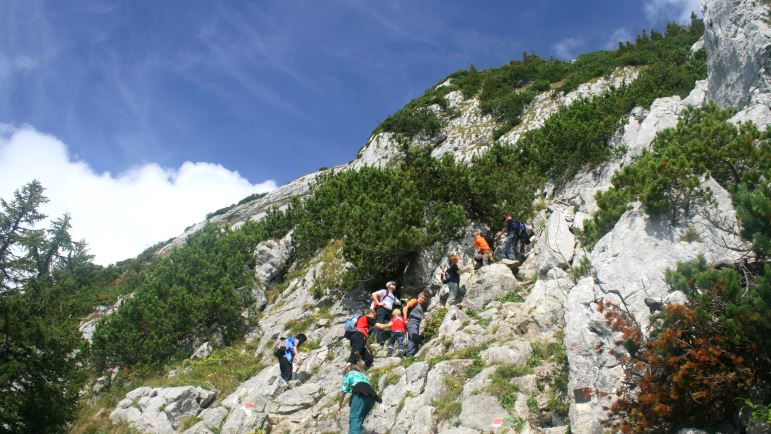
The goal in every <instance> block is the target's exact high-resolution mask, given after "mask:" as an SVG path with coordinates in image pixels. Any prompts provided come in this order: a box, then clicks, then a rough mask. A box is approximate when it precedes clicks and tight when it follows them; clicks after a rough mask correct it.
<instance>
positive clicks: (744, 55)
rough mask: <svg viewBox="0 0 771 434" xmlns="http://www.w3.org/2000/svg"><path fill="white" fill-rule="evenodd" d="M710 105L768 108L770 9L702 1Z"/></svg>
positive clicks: (739, 1)
mask: <svg viewBox="0 0 771 434" xmlns="http://www.w3.org/2000/svg"><path fill="white" fill-rule="evenodd" d="M701 5H702V10H703V12H704V25H705V31H704V48H705V50H706V51H707V72H708V76H709V94H708V98H709V100H710V101H713V102H715V103H717V104H718V105H720V106H723V107H733V108H736V109H742V108H744V107H747V106H748V105H755V104H760V105H765V106H769V105H771V25H769V15H770V14H771V8H769V6H768V4H764V2H760V1H755V0H702V2H701Z"/></svg>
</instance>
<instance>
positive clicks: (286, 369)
mask: <svg viewBox="0 0 771 434" xmlns="http://www.w3.org/2000/svg"><path fill="white" fill-rule="evenodd" d="M278 367H279V369H280V370H281V378H283V379H284V381H286V382H290V381H292V364H291V363H289V360H287V359H286V357H284V356H281V357H279V358H278Z"/></svg>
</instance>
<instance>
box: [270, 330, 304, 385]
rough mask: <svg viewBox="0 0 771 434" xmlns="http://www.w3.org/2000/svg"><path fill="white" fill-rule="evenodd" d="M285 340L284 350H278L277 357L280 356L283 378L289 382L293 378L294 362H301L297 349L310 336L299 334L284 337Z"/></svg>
mask: <svg viewBox="0 0 771 434" xmlns="http://www.w3.org/2000/svg"><path fill="white" fill-rule="evenodd" d="M282 339H283V341H284V350H283V351H277V352H276V354H275V355H276V357H278V367H279V369H280V370H281V378H283V379H284V381H286V382H289V381H291V380H292V364H293V363H295V364H296V363H299V362H300V358H299V356H298V354H297V349H298V348H299V347H300V345H302V343H303V342H305V341H306V340H307V339H308V338H307V337H306V336H305V335H304V334H302V333H301V334H299V335H297V337H291V336H289V337H287V338H282Z"/></svg>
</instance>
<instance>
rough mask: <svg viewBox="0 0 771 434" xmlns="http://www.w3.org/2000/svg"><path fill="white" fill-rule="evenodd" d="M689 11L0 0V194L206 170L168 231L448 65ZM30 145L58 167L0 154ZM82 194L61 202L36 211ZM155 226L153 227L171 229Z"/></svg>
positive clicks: (586, 5)
mask: <svg viewBox="0 0 771 434" xmlns="http://www.w3.org/2000/svg"><path fill="white" fill-rule="evenodd" d="M694 7H696V8H697V7H698V0H585V1H578V0H575V1H567V0H562V1H554V0H541V1H519V0H512V1H481V2H467V1H449V0H444V1H440V0H425V1H422V0H421V1H416V0H411V1H410V0H394V1H390V0H380V1H363V0H362V1H355V0H316V1H289V0H283V1H220V2H215V1H197V0H184V1H182V0H166V1H145V0H123V1H113V0H88V1H86V0H70V1H42V0H0V154H2V155H0V172H2V171H4V169H7V167H8V166H5V167H4V166H3V164H6V165H10V166H12V167H13V168H14V170H15V172H14V173H18V175H17V176H18V179H16V178H13V179H10V176H9V175H6V176H5V178H6V179H5V180H3V179H2V178H3V177H0V194H2V195H3V196H2V197H6V195H7V194H8V191H9V189H10V191H12V188H11V187H10V186H16V187H18V186H20V185H22V184H23V183H24V182H27V181H28V180H29V179H25V176H26V177H29V176H37V177H43V178H45V176H46V175H48V176H49V178H50V179H48V180H47V184H48V185H47V186H48V187H49V190H50V191H49V196H51V195H54V197H53V198H52V199H53V200H52V201H55V200H56V199H57V198H58V195H64V194H63V193H59V192H58V191H54V190H55V188H54V186H52V184H58V183H59V182H58V180H59V179H61V178H62V177H63V176H65V174H67V175H66V176H74V175H72V173H81V172H80V171H79V170H80V169H83V168H85V169H87V170H86V172H84V173H87V174H88V176H87V177H86V178H84V180H83V182H82V183H81V184H78V185H80V187H78V188H79V189H80V190H81V191H82V190H83V189H86V190H88V189H94V188H95V187H94V186H95V185H97V184H98V182H99V181H98V180H104V179H107V180H108V181H110V182H113V181H122V182H125V183H130V182H134V183H135V184H136V183H141V182H140V181H137V180H142V179H144V178H138V176H139V175H137V174H138V173H147V172H146V170H145V169H148V168H150V169H151V170H150V172H152V173H163V174H164V175H163V176H165V177H166V178H165V181H164V182H166V184H168V185H166V186H163V188H166V187H168V188H167V189H168V191H169V193H168V194H169V195H171V194H173V192H174V191H175V190H174V188H176V187H177V186H178V178H184V177H183V176H182V175H181V174H182V173H183V172H184V171H183V170H182V169H183V168H184V167H186V168H187V169H188V172H185V173H187V174H188V175H189V173H190V170H192V169H190V168H191V167H193V168H194V169H196V170H199V171H203V172H205V173H207V174H209V175H211V174H212V173H215V172H216V173H218V174H219V175H221V177H222V179H226V180H227V182H224V181H223V184H221V185H222V190H223V191H226V192H227V194H225V193H223V194H216V192H215V193H214V197H213V198H211V199H208V198H204V197H203V196H201V197H200V200H199V202H200V207H199V208H200V209H196V210H195V211H189V212H188V211H185V212H184V213H182V214H181V215H180V216H178V217H177V219H178V220H180V221H179V222H177V223H176V225H177V226H180V225H182V228H184V226H187V225H188V224H190V223H193V222H194V221H196V220H197V219H200V218H202V213H204V211H203V210H205V209H208V210H212V209H216V208H218V207H220V206H223V205H226V204H228V203H232V202H233V201H235V200H238V199H239V198H240V197H243V196H245V195H247V194H249V193H250V192H253V191H262V190H269V189H271V188H275V185H281V184H283V183H286V182H288V181H290V180H292V179H294V178H297V177H298V176H301V175H303V174H305V173H308V172H311V171H315V170H317V169H318V168H320V167H322V166H334V165H338V164H342V163H346V162H348V161H349V160H351V159H352V158H353V157H354V156H355V155H356V151H357V150H358V149H359V148H360V147H361V146H362V145H363V144H364V143H365V142H366V140H367V138H368V136H369V133H370V132H371V131H372V129H373V128H374V127H375V126H377V124H378V123H379V122H380V121H381V120H383V119H384V118H386V117H387V116H388V115H389V114H391V113H393V112H394V111H396V110H398V109H399V108H400V107H402V106H403V105H404V104H405V103H407V102H408V101H409V100H410V99H412V98H414V97H416V96H418V95H420V94H421V93H422V92H423V91H424V90H425V89H426V88H427V87H429V86H431V85H432V84H435V83H437V82H438V81H439V80H441V79H442V78H444V77H445V76H447V75H448V74H449V73H451V72H453V71H455V70H458V69H465V68H468V67H469V65H471V64H475V65H476V66H477V67H478V68H485V67H491V66H498V65H501V64H504V63H506V62H508V61H510V60H512V59H518V58H521V55H522V53H523V52H524V51H528V52H536V53H538V54H539V55H541V56H544V57H548V56H555V57H560V58H570V57H573V56H575V55H576V54H579V53H581V52H585V51H593V50H597V49H603V48H606V47H614V46H616V44H617V42H618V41H619V40H624V39H631V38H633V37H634V35H635V34H637V33H638V32H639V31H640V30H641V29H643V28H651V27H657V28H660V27H662V26H663V25H664V23H665V22H666V21H669V20H678V21H682V20H684V19H686V18H687V17H688V16H689V15H690V11H691V10H692V9H693V8H694ZM23 132H26V133H30V134H27V135H22V134H21V133H23ZM31 133H35V134H37V135H34V134H31ZM22 139H24V140H22ZM25 140H26V141H25ZM12 144H13V146H11V145H12ZM36 144H41V145H40V146H42V148H40V149H49V148H47V146H48V147H53V148H56V149H57V151H56V152H53V154H56V155H59V156H60V157H61V158H60V161H59V162H60V163H61V164H63V165H66V166H67V167H68V169H67V170H69V169H73V170H74V172H73V171H67V170H63V171H62V172H61V173H60V174H59V172H57V171H56V170H53V169H51V170H48V171H47V172H45V173H44V174H43V175H38V174H37V172H35V167H34V166H35V164H34V159H27V158H24V157H23V156H19V154H15V153H11V152H10V151H9V149H11V148H13V149H14V150H15V151H14V152H21V151H20V150H21V149H27V152H28V153H31V154H34V155H40V153H41V152H43V151H41V150H39V149H38V148H36V146H37V145H36ZM3 147H5V148H3ZM4 149H5V150H4ZM3 155H5V156H4V157H3ZM22 161H30V162H28V163H24V164H30V165H31V166H30V167H22V166H21V164H22ZM186 163H187V164H188V166H185V164H186ZM190 164H193V166H190ZM196 164H198V165H196ZM55 165H56V164H55V163H54V162H51V166H52V167H53V166H55ZM215 166H216V167H215ZM156 169H157V170H156ZM220 169H221V170H220ZM158 171H160V172H158ZM5 172H6V173H9V172H8V171H7V170H5ZM195 173H198V172H195ZM53 174H57V176H54V175H53ZM219 175H218V176H219ZM163 176H161V178H163ZM161 178H159V179H161ZM44 181H45V180H44ZM231 181H232V182H234V183H235V184H229V182H231ZM45 184H46V182H44V185H45ZM193 184H195V183H193ZM215 184H216V183H215ZM196 185H197V184H196ZM233 185H235V187H234V186H233ZM73 188H74V187H73ZM163 188H160V187H159V189H158V190H159V191H161V190H163ZM98 189H102V187H99V188H98ZM103 189H104V191H105V193H104V194H105V196H111V195H112V196H114V194H111V193H110V192H109V188H107V187H104V188H103ZM69 195H70V196H74V195H73V194H72V193H69ZM124 206H128V205H124ZM84 207H85V205H83V204H82V203H80V202H77V201H75V202H73V201H69V202H66V203H62V204H61V206H59V207H57V208H56V209H55V210H53V211H52V212H55V211H59V210H69V211H70V212H74V211H73V209H80V208H84ZM137 207H138V206H133V207H132V208H130V209H133V210H136V209H137ZM140 207H141V206H140ZM126 213H128V211H123V214H126ZM177 226H175V228H176V227H177ZM172 230H176V229H168V230H167V232H163V233H169V232H170V231H172ZM163 233H162V234H163ZM162 234H160V235H153V236H156V237H160V236H164V237H168V236H171V235H174V233H169V235H162ZM85 235H86V236H87V237H88V234H87V233H86V234H85ZM95 236H102V235H92V236H91V237H95ZM158 239H159V238H156V239H155V241H157V240H158ZM89 241H90V242H91V240H89ZM92 243H93V242H92Z"/></svg>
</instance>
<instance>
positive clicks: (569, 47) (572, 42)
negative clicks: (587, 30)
mask: <svg viewBox="0 0 771 434" xmlns="http://www.w3.org/2000/svg"><path fill="white" fill-rule="evenodd" d="M583 45H584V41H582V40H581V39H577V38H566V39H563V40H561V41H558V42H556V43H554V44H553V45H552V46H551V51H552V53H554V57H556V58H558V59H563V60H570V59H575V57H576V56H577V55H578V51H579V49H580V48H581V47H582V46H583Z"/></svg>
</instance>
